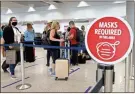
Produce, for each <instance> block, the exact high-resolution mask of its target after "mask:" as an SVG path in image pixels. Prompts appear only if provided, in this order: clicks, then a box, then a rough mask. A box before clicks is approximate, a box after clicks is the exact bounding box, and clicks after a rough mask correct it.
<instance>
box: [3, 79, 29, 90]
mask: <svg viewBox="0 0 135 94" xmlns="http://www.w3.org/2000/svg"><path fill="white" fill-rule="evenodd" d="M28 78H30V77H26V78H25V79H28ZM21 81H22V80H18V81H16V82H13V83H11V84H8V85H5V86H2V87H1V88H6V87H8V86H11V85H14V84H16V83H19V82H21Z"/></svg>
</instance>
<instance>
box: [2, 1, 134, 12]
mask: <svg viewBox="0 0 135 94" xmlns="http://www.w3.org/2000/svg"><path fill="white" fill-rule="evenodd" d="M1 1H2V2H1V7H2V8H1V10H2V11H1V13H2V14H3V13H5V11H7V9H8V8H10V9H11V10H13V11H14V10H16V9H17V10H19V9H20V12H21V8H28V7H29V6H34V8H38V7H48V6H49V3H54V4H56V5H57V6H60V5H65V6H66V5H68V6H70V7H72V5H74V7H76V6H77V5H78V4H79V2H80V1H82V0H29V1H26V0H1ZM53 1H61V2H62V3H56V2H53ZM84 1H86V2H88V4H89V5H90V6H99V5H100V6H101V5H108V4H112V3H113V2H114V1H116V0H84ZM117 1H118V0H117ZM120 1H125V0H120ZM127 1H133V0H127Z"/></svg>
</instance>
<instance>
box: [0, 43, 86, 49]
mask: <svg viewBox="0 0 135 94" xmlns="http://www.w3.org/2000/svg"><path fill="white" fill-rule="evenodd" d="M0 46H20V44H0ZM23 46H24V47H25V46H27V47H39V48H49V49H50V48H51V49H71V50H86V48H85V47H62V46H47V45H32V44H25V43H23Z"/></svg>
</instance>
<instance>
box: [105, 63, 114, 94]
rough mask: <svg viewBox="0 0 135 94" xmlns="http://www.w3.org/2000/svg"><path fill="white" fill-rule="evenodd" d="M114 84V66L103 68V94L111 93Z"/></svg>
mask: <svg viewBox="0 0 135 94" xmlns="http://www.w3.org/2000/svg"><path fill="white" fill-rule="evenodd" d="M113 83H114V66H113V65H107V66H105V72H104V92H105V93H111V92H112V91H113Z"/></svg>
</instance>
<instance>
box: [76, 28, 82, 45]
mask: <svg viewBox="0 0 135 94" xmlns="http://www.w3.org/2000/svg"><path fill="white" fill-rule="evenodd" d="M80 36H81V30H80V29H79V28H77V29H76V41H77V42H80V41H81V38H80Z"/></svg>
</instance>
